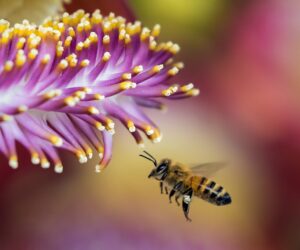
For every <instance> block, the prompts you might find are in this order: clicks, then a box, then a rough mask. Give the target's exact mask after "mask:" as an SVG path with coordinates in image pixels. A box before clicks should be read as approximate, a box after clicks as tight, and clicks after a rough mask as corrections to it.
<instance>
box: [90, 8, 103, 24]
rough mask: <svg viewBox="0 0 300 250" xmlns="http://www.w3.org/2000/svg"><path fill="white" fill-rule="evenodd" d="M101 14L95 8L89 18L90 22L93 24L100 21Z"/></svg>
mask: <svg viewBox="0 0 300 250" xmlns="http://www.w3.org/2000/svg"><path fill="white" fill-rule="evenodd" d="M102 19H103V17H102V15H101V14H100V11H99V10H96V11H95V12H94V13H93V15H92V18H91V22H92V23H93V24H99V23H101V22H102Z"/></svg>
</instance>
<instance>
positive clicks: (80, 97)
mask: <svg viewBox="0 0 300 250" xmlns="http://www.w3.org/2000/svg"><path fill="white" fill-rule="evenodd" d="M73 96H74V97H77V98H79V100H83V99H84V98H85V96H86V93H85V92H84V91H81V90H78V91H76V92H75V93H74V94H73Z"/></svg>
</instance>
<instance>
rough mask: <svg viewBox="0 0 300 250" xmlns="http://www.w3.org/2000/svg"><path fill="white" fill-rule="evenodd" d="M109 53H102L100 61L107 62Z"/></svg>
mask: <svg viewBox="0 0 300 250" xmlns="http://www.w3.org/2000/svg"><path fill="white" fill-rule="evenodd" d="M110 57H111V55H110V53H109V52H108V51H106V52H105V53H104V54H103V57H102V61H103V62H107V61H108V60H109V59H110Z"/></svg>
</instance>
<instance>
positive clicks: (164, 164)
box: [148, 159, 171, 180]
mask: <svg viewBox="0 0 300 250" xmlns="http://www.w3.org/2000/svg"><path fill="white" fill-rule="evenodd" d="M170 162H171V160H169V159H164V160H162V161H161V162H160V164H159V165H158V166H157V167H155V168H154V169H152V171H151V173H150V174H149V176H148V178H151V177H154V178H155V179H157V180H163V179H164V178H165V176H166V174H167V173H168V170H169V165H170Z"/></svg>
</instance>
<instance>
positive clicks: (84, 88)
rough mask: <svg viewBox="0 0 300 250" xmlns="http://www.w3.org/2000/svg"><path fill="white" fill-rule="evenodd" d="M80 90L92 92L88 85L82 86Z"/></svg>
mask: <svg viewBox="0 0 300 250" xmlns="http://www.w3.org/2000/svg"><path fill="white" fill-rule="evenodd" d="M81 90H82V91H84V92H85V93H87V94H90V93H92V89H91V88H88V87H83V88H82V89H81Z"/></svg>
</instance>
